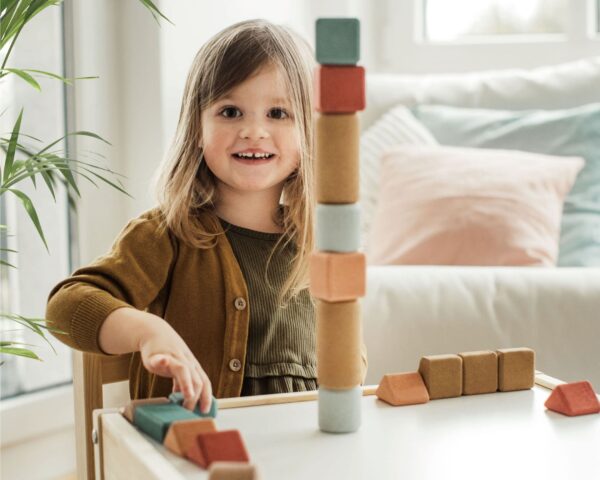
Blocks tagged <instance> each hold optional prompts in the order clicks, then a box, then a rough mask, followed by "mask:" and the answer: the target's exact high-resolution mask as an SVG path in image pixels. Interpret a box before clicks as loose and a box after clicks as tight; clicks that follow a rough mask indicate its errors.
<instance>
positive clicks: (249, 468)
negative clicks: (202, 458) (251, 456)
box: [208, 462, 260, 480]
mask: <svg viewBox="0 0 600 480" xmlns="http://www.w3.org/2000/svg"><path fill="white" fill-rule="evenodd" d="M259 479H260V476H259V474H258V470H257V468H256V466H255V465H252V464H251V463H241V462H213V463H212V464H211V466H210V470H209V471H208V480H259Z"/></svg>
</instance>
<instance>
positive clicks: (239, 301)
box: [233, 297, 246, 310]
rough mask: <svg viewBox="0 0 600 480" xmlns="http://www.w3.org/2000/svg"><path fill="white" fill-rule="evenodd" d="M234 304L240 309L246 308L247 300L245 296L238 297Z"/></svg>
mask: <svg viewBox="0 0 600 480" xmlns="http://www.w3.org/2000/svg"><path fill="white" fill-rule="evenodd" d="M233 304H234V305H235V308H237V309H238V310H243V309H244V308H246V300H245V299H244V297H237V298H236V299H235V301H234V302H233Z"/></svg>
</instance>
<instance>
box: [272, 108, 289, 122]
mask: <svg viewBox="0 0 600 480" xmlns="http://www.w3.org/2000/svg"><path fill="white" fill-rule="evenodd" d="M270 114H271V116H272V117H273V118H276V119H278V120H279V119H280V120H284V119H286V118H289V116H290V115H289V114H288V113H287V112H286V111H285V110H284V109H283V108H272V109H271V111H270Z"/></svg>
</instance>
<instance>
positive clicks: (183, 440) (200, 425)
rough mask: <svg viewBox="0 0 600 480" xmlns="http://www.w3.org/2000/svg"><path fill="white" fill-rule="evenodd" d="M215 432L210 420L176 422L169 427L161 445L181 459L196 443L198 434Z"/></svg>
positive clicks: (213, 423) (213, 424)
mask: <svg viewBox="0 0 600 480" xmlns="http://www.w3.org/2000/svg"><path fill="white" fill-rule="evenodd" d="M216 431H217V427H216V425H215V421H214V420H213V419H212V418H197V419H194V420H178V421H175V422H173V423H172V424H171V426H170V427H169V430H168V431H167V436H166V437H165V441H164V442H163V444H164V446H165V447H167V448H168V449H169V450H171V451H172V452H173V453H174V454H175V455H179V456H180V457H183V456H184V455H185V452H187V451H188V450H189V449H190V448H191V446H192V445H193V444H194V442H195V441H196V437H197V436H198V434H200V433H205V432H216Z"/></svg>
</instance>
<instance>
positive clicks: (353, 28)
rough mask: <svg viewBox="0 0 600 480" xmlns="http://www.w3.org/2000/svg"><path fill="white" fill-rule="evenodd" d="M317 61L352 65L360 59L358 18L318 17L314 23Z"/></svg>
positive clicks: (323, 63)
mask: <svg viewBox="0 0 600 480" xmlns="http://www.w3.org/2000/svg"><path fill="white" fill-rule="evenodd" d="M316 56H317V62H318V63H320V64H322V65H325V64H328V65H354V64H356V63H358V61H359V59H360V23H359V20H358V18H319V19H317V23H316Z"/></svg>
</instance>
